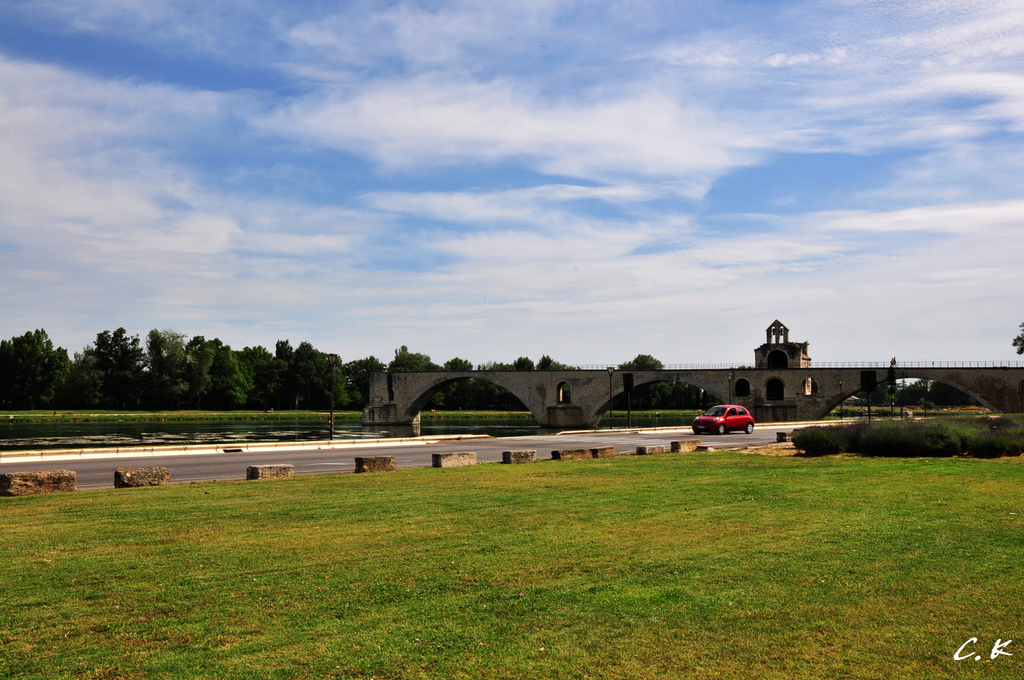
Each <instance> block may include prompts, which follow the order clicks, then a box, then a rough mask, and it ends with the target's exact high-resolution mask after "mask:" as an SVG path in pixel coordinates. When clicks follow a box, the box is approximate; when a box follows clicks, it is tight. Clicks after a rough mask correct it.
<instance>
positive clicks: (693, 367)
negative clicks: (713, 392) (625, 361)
mask: <svg viewBox="0 0 1024 680" xmlns="http://www.w3.org/2000/svg"><path fill="white" fill-rule="evenodd" d="M609 366H611V367H614V368H615V370H616V371H620V370H641V369H620V368H619V367H618V366H619V365H618V364H576V365H574V366H573V368H574V369H577V370H581V371H605V370H608V367H609ZM811 368H881V369H887V368H889V360H888V359H886V360H884V361H815V362H812V363H811ZM901 368H1024V361H904V362H898V363H897V364H896V369H897V370H898V369H901ZM741 369H747V370H753V369H754V367H753V366H751V365H750V364H743V363H732V364H722V363H719V364H665V367H664V368H663V369H662V370H665V371H708V370H741Z"/></svg>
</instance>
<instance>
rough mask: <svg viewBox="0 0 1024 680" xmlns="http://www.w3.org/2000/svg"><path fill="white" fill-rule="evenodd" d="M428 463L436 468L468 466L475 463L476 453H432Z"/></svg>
mask: <svg viewBox="0 0 1024 680" xmlns="http://www.w3.org/2000/svg"><path fill="white" fill-rule="evenodd" d="M430 463H431V465H432V466H433V467H436V468H454V467H468V466H470V465H476V453H475V452H472V451H470V452H468V453H432V454H430Z"/></svg>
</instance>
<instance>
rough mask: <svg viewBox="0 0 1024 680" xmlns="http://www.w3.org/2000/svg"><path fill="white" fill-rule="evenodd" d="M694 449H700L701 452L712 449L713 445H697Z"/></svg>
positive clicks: (713, 448)
mask: <svg viewBox="0 0 1024 680" xmlns="http://www.w3.org/2000/svg"><path fill="white" fill-rule="evenodd" d="M696 450H697V451H701V452H703V451H714V450H715V447H714V446H698V447H697V448H696Z"/></svg>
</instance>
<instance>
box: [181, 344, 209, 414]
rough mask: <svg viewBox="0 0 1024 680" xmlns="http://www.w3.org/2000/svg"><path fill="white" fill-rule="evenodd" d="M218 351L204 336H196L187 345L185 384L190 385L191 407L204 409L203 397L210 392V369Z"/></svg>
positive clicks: (189, 398) (189, 399)
mask: <svg viewBox="0 0 1024 680" xmlns="http://www.w3.org/2000/svg"><path fill="white" fill-rule="evenodd" d="M215 352H216V350H215V349H214V347H213V345H212V343H208V342H207V341H206V338H204V337H203V336H202V335H196V336H194V337H193V338H192V339H191V340H189V341H188V344H187V345H185V372H184V378H185V384H186V385H188V404H189V407H191V406H192V404H193V403H194V404H195V405H196V408H197V409H201V408H202V407H203V395H204V394H206V393H207V392H208V391H209V390H210V367H212V366H213V357H214V354H215Z"/></svg>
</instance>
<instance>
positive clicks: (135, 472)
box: [114, 466, 171, 489]
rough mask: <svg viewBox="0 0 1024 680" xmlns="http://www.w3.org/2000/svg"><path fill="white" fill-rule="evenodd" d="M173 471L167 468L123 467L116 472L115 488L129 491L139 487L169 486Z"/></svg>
mask: <svg viewBox="0 0 1024 680" xmlns="http://www.w3.org/2000/svg"><path fill="white" fill-rule="evenodd" d="M170 482H171V471H170V470H168V469H167V468H165V467H156V466H148V467H123V468H117V469H116V470H114V488H115V489H128V488H134V487H139V486H167V485H168V484H170Z"/></svg>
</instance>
